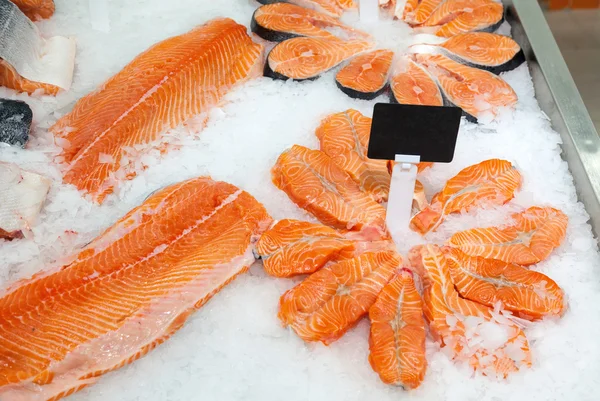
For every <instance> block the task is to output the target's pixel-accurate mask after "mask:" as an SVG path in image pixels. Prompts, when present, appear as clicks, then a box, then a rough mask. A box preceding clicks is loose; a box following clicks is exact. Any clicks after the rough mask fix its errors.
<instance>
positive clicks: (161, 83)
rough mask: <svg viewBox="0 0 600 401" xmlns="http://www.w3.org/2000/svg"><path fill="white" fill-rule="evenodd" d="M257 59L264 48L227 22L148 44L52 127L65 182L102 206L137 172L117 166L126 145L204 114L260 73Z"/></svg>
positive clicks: (149, 139)
mask: <svg viewBox="0 0 600 401" xmlns="http://www.w3.org/2000/svg"><path fill="white" fill-rule="evenodd" d="M262 59H263V46H262V45H259V44H256V43H254V42H253V41H252V40H251V39H250V37H249V36H248V34H247V33H246V27H244V26H243V25H239V24H237V23H236V22H235V21H233V20H231V19H228V18H221V19H215V20H212V21H210V22H208V23H206V24H205V25H201V26H199V27H197V28H195V29H193V30H191V31H190V32H187V33H185V34H183V35H179V36H175V37H172V38H169V39H166V40H164V41H162V42H160V43H158V44H156V45H154V46H152V47H151V48H150V49H148V50H146V51H145V52H143V53H142V54H140V55H139V56H137V57H136V58H135V59H134V60H133V61H132V62H131V63H129V64H128V65H127V66H125V68H123V69H122V70H121V71H120V72H119V73H117V74H116V75H115V76H113V77H112V78H110V79H109V80H108V81H107V82H105V83H104V84H103V85H102V86H101V87H100V88H98V89H97V90H96V91H94V92H92V93H91V94H89V95H87V96H85V97H83V98H82V99H80V100H79V101H78V102H77V103H76V104H75V107H74V108H73V110H72V111H71V113H69V114H67V115H66V116H64V117H62V118H61V119H60V120H59V121H58V122H57V123H56V124H55V125H54V126H53V127H52V128H51V129H50V130H51V131H52V132H53V133H54V135H55V136H56V137H57V138H61V139H62V140H63V143H64V144H65V145H63V152H62V157H63V158H64V162H65V164H66V166H65V172H64V177H63V179H64V181H65V182H66V183H69V184H73V185H75V186H76V187H77V188H78V189H80V190H82V191H87V192H88V193H89V194H90V195H91V196H92V197H93V199H94V200H96V201H97V202H102V201H103V200H104V198H105V197H106V195H108V194H110V193H111V192H112V191H113V189H114V187H115V185H116V184H117V183H118V180H119V179H124V178H128V177H130V176H134V175H135V171H133V172H131V171H127V169H128V168H129V169H131V168H130V167H129V166H127V165H126V164H124V163H123V164H122V163H121V161H122V155H123V151H124V148H126V147H133V146H139V145H148V144H152V143H153V142H155V141H157V140H158V139H159V135H160V134H161V133H162V132H164V131H166V130H167V129H170V128H174V127H176V126H178V125H180V124H181V123H183V122H185V121H186V120H188V119H190V118H191V117H193V116H196V115H198V114H201V113H206V112H208V111H209V110H210V109H211V108H212V107H214V106H215V105H216V104H218V102H219V101H221V99H222V98H223V96H224V95H225V94H226V93H227V92H229V90H231V89H232V88H233V87H234V86H235V85H237V84H240V83H241V82H244V81H246V80H248V79H250V78H252V77H256V76H259V75H260V70H261V68H262ZM131 82H135V85H132V84H131ZM199 88H200V89H199ZM103 158H104V159H105V160H106V159H108V160H111V161H112V162H108V163H106V162H102V163H100V162H99V161H100V160H102V159H103ZM123 170H125V171H126V173H122V174H120V173H119V172H123ZM124 176H125V177H124Z"/></svg>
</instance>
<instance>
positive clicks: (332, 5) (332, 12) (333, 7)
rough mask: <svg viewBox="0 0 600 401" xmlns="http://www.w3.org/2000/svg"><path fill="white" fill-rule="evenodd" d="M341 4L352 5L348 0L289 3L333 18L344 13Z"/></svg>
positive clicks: (267, 1)
mask: <svg viewBox="0 0 600 401" xmlns="http://www.w3.org/2000/svg"><path fill="white" fill-rule="evenodd" d="M257 1H258V2H259V3H261V4H274V3H280V2H281V0H257ZM340 2H341V3H344V4H346V3H350V2H349V1H348V0H345V1H342V0H340V1H338V0H289V3H292V4H296V5H298V6H301V7H306V8H310V9H313V10H316V11H319V12H321V13H324V14H327V15H329V16H332V17H340V16H341V15H342V14H343V13H344V8H343V7H342V6H341V5H340Z"/></svg>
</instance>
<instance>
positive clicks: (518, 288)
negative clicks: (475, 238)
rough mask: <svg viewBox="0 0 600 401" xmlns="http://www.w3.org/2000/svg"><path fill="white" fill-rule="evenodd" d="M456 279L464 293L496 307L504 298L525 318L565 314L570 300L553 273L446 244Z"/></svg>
mask: <svg viewBox="0 0 600 401" xmlns="http://www.w3.org/2000/svg"><path fill="white" fill-rule="evenodd" d="M443 252H444V254H445V256H446V259H447V261H448V268H449V269H450V274H451V276H452V281H453V282H454V285H455V286H456V289H457V290H458V292H459V293H460V295H461V296H462V297H464V298H467V299H470V300H471V301H475V302H479V303H480V304H483V305H487V306H490V307H494V305H495V304H496V303H497V302H501V303H502V306H503V307H504V309H507V310H510V311H512V312H513V313H515V314H516V315H517V316H519V317H521V318H524V319H531V320H534V319H541V318H543V317H545V316H561V315H562V314H563V313H564V311H565V309H566V303H565V299H564V293H563V291H562V290H561V289H560V287H559V286H558V284H556V283H555V282H554V281H553V280H552V279H551V278H550V277H548V276H546V275H544V274H542V273H538V272H535V271H532V270H529V269H527V268H525V267H522V266H519V265H515V264H512V263H507V262H503V261H500V260H493V259H485V258H482V257H479V256H475V257H473V256H468V255H466V254H464V253H463V252H461V251H460V250H458V249H454V248H449V247H446V248H444V249H443Z"/></svg>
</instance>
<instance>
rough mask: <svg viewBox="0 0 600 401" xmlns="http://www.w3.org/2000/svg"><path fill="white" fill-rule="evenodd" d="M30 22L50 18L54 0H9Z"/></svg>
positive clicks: (52, 12)
mask: <svg viewBox="0 0 600 401" xmlns="http://www.w3.org/2000/svg"><path fill="white" fill-rule="evenodd" d="M11 1H12V2H13V3H15V5H16V6H17V7H19V9H20V10H21V11H22V12H23V14H25V15H26V16H27V17H28V18H29V19H30V20H32V21H39V20H41V19H46V18H50V17H52V15H53V14H54V0H11Z"/></svg>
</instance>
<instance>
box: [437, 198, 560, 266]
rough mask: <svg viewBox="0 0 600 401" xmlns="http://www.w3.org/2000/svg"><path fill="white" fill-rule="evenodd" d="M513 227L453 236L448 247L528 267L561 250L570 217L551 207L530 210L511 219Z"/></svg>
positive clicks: (482, 229)
mask: <svg viewBox="0 0 600 401" xmlns="http://www.w3.org/2000/svg"><path fill="white" fill-rule="evenodd" d="M512 220H513V221H514V223H513V224H510V225H507V226H504V227H488V228H474V229H471V230H466V231H462V232H458V233H456V234H454V235H453V236H452V237H451V238H450V239H449V240H448V245H449V246H451V247H454V248H457V249H459V250H461V251H462V252H464V253H466V254H467V255H471V256H481V257H484V258H489V259H498V260H502V261H504V262H508V263H516V264H518V265H523V266H529V265H532V264H535V263H538V262H541V261H542V260H544V259H546V258H547V257H548V256H549V255H550V253H551V252H552V251H553V250H554V249H555V248H557V247H558V246H560V244H561V243H562V241H563V239H564V238H565V235H566V231H567V223H568V218H567V216H566V215H565V214H564V213H563V212H561V211H560V210H557V209H554V208H551V207H537V206H534V207H531V208H529V209H527V210H525V211H523V212H521V213H515V214H513V215H512Z"/></svg>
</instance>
